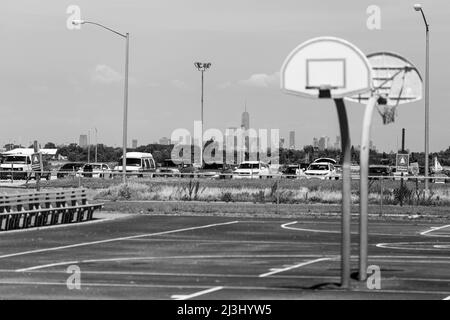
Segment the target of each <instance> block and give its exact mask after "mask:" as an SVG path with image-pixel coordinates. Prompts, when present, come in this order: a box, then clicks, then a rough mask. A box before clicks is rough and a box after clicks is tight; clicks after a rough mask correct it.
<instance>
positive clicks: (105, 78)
mask: <svg viewBox="0 0 450 320" xmlns="http://www.w3.org/2000/svg"><path fill="white" fill-rule="evenodd" d="M91 80H92V82H94V83H100V84H111V83H117V82H120V81H122V80H123V76H122V75H121V74H120V73H119V72H117V71H116V70H114V69H113V68H111V67H109V66H107V65H105V64H99V65H97V66H96V67H95V70H94V71H93V72H92V76H91Z"/></svg>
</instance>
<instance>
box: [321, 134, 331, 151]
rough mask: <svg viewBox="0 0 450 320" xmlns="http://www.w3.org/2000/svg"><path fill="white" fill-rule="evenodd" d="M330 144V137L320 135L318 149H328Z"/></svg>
mask: <svg viewBox="0 0 450 320" xmlns="http://www.w3.org/2000/svg"><path fill="white" fill-rule="evenodd" d="M329 144H330V138H329V137H327V136H322V137H320V139H319V150H320V151H324V150H326V149H329Z"/></svg>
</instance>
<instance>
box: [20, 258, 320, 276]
mask: <svg viewBox="0 0 450 320" xmlns="http://www.w3.org/2000/svg"><path fill="white" fill-rule="evenodd" d="M314 257H323V255H287V254H280V255H264V254H262V255H187V256H166V257H164V256H160V257H154V256H152V257H125V258H119V257H117V258H107V259H88V260H79V261H62V262H56V263H50V264H43V265H37V266H33V267H28V268H22V269H17V270H15V271H16V272H26V271H33V270H39V269H45V268H50V267H54V266H65V265H69V264H82V263H96V262H118V261H138V260H168V259H195V260H202V259H233V258H238V259H241V258H251V259H254V258H264V259H268V258H283V259H286V258H314Z"/></svg>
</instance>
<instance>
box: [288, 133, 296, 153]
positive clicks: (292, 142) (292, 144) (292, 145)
mask: <svg viewBox="0 0 450 320" xmlns="http://www.w3.org/2000/svg"><path fill="white" fill-rule="evenodd" d="M289 149H295V131H290V132H289Z"/></svg>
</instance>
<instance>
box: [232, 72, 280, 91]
mask: <svg viewBox="0 0 450 320" xmlns="http://www.w3.org/2000/svg"><path fill="white" fill-rule="evenodd" d="M279 82H280V73H279V72H275V73H273V74H270V75H269V74H265V73H256V74H252V75H251V76H250V78H248V79H247V80H240V81H238V85H241V86H246V87H257V88H269V87H274V86H278V84H279Z"/></svg>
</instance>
